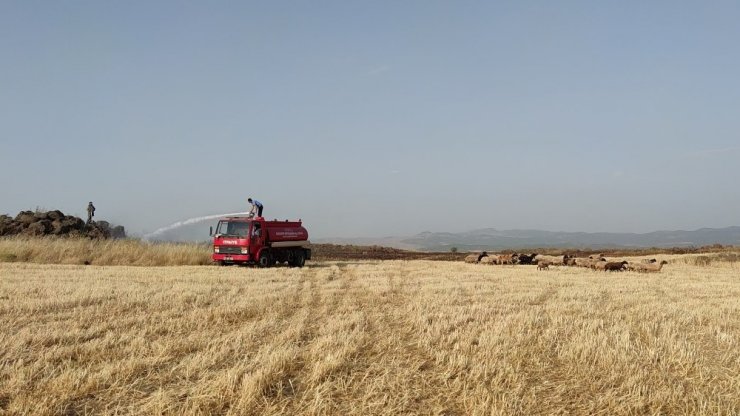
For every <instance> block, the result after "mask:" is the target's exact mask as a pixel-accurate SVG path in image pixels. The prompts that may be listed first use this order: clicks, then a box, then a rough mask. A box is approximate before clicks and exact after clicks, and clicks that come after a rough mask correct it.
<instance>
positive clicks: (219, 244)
mask: <svg viewBox="0 0 740 416" xmlns="http://www.w3.org/2000/svg"><path fill="white" fill-rule="evenodd" d="M211 234H212V236H213V254H212V256H211V258H212V259H213V261H214V262H216V263H218V264H221V265H227V264H244V265H249V264H256V265H258V266H260V267H269V266H273V265H276V264H279V263H284V262H286V263H288V265H289V266H293V267H303V265H304V264H305V261H306V260H310V259H311V250H310V249H309V248H306V247H305V246H307V245H308V244H309V241H308V231H306V229H305V228H304V227H303V225H302V222H301V221H300V220H298V221H288V220H285V221H278V220H273V221H267V220H265V219H264V218H262V217H257V218H251V217H225V218H222V219H220V220H219V222H218V225H216V230H215V233H213V230H211Z"/></svg>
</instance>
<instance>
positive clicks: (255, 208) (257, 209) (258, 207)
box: [247, 198, 263, 217]
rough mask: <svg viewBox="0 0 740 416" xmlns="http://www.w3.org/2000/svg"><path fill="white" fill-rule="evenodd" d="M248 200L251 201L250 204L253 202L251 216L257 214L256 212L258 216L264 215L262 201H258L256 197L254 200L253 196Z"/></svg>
mask: <svg viewBox="0 0 740 416" xmlns="http://www.w3.org/2000/svg"><path fill="white" fill-rule="evenodd" d="M247 202H249V203H250V204H252V209H250V210H249V216H250V217H254V216H255V214H256V215H257V216H258V217H261V216H262V208H263V206H262V202H260V201H258V200H256V199H255V200H254V201H252V198H248V199H247Z"/></svg>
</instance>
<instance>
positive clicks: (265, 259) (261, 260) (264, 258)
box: [257, 250, 273, 267]
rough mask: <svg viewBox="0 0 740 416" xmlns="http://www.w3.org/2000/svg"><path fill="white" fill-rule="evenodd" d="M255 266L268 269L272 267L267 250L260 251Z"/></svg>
mask: <svg viewBox="0 0 740 416" xmlns="http://www.w3.org/2000/svg"><path fill="white" fill-rule="evenodd" d="M257 265H258V266H260V267H270V266H272V265H273V261H272V257H271V256H270V251H269V250H262V251H260V255H259V257H258V258H257Z"/></svg>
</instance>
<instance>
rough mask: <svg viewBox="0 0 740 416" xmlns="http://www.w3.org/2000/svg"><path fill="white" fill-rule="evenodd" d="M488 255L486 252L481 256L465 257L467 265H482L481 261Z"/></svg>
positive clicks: (471, 255)
mask: <svg viewBox="0 0 740 416" xmlns="http://www.w3.org/2000/svg"><path fill="white" fill-rule="evenodd" d="M487 256H488V253H486V252H485V251H484V252H482V253H480V254H470V255H468V256H467V257H465V263H480V261H481V259H482V258H484V257H487Z"/></svg>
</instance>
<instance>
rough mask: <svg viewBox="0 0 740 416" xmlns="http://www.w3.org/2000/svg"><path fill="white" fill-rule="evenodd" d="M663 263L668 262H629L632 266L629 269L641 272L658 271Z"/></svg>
mask: <svg viewBox="0 0 740 416" xmlns="http://www.w3.org/2000/svg"><path fill="white" fill-rule="evenodd" d="M664 264H668V262H667V261H665V260H663V261H661V262H660V263H630V265H632V266H633V268H631V269H630V270H634V271H637V272H641V273H658V272H659V271H660V269H662V268H663V265H664Z"/></svg>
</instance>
